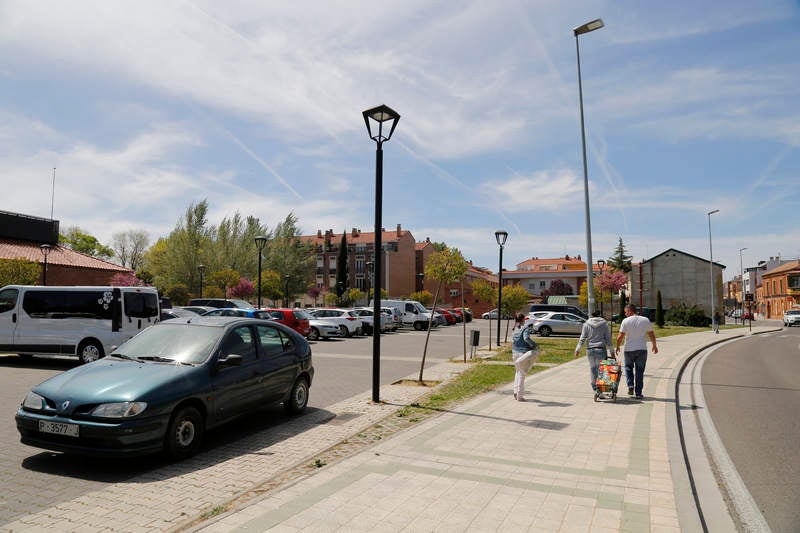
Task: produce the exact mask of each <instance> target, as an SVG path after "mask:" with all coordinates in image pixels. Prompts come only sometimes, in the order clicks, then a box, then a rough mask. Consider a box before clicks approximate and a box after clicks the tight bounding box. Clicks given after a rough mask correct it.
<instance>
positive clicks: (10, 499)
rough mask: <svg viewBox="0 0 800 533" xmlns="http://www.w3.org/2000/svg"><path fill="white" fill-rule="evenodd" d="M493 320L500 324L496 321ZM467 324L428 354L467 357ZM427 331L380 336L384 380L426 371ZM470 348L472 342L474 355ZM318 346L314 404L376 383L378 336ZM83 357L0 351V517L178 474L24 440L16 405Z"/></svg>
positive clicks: (251, 425)
mask: <svg viewBox="0 0 800 533" xmlns="http://www.w3.org/2000/svg"><path fill="white" fill-rule="evenodd" d="M493 325H494V326H495V327H496V322H494V323H493ZM488 327H489V324H488V321H486V320H482V319H476V320H474V321H472V322H470V323H468V324H467V325H466V332H467V340H468V341H469V332H470V330H473V329H477V330H479V331H481V337H480V338H481V345H485V344H486V343H487V341H488ZM463 331H464V330H463V329H462V326H461V325H460V324H459V325H455V326H447V327H440V328H437V329H435V330H433V331H432V332H431V335H430V340H429V343H428V352H427V361H428V362H430V363H433V362H435V361H441V360H443V359H449V358H452V357H460V356H461V354H462V353H463V340H462V339H463ZM495 335H496V330H495ZM425 338H426V332H424V331H413V330H401V331H400V332H398V333H387V334H384V335H382V336H381V383H383V384H388V383H392V382H394V381H397V380H398V379H401V378H404V377H406V376H407V375H409V374H415V375H416V373H418V372H419V366H420V361H421V357H422V352H423V349H424V345H425ZM493 338H495V337H493ZM469 350H470V348H469V346H467V356H469ZM312 351H313V354H314V355H313V356H314V366H315V370H316V372H315V378H314V384H313V386H312V388H311V395H310V402H309V412H313V410H315V409H323V408H325V407H327V406H330V405H333V404H335V403H337V402H339V401H341V400H344V399H347V398H350V397H352V396H355V395H357V394H360V393H363V392H365V391H368V390H370V389H371V386H372V337H371V336H370V337H357V338H349V339H336V340H331V341H317V342H313V343H312ZM77 364H78V363H77V360H76V359H70V358H60V357H41V358H40V357H34V358H32V359H30V360H22V359H21V358H19V357H17V356H16V355H0V402H2V405H5V406H6V407H5V409H4V416H3V417H2V421H1V422H0V429H2V432H0V484H2V486H3V489H4V490H3V491H2V493H0V524H5V523H8V522H10V521H13V520H16V519H19V518H20V517H22V516H25V515H28V514H31V513H34V512H37V511H39V510H42V509H45V508H49V507H52V506H54V505H57V504H59V503H60V502H63V501H70V500H73V499H75V498H78V497H80V496H81V495H83V494H86V493H90V492H93V491H100V490H102V489H103V488H104V487H105V486H107V485H110V484H114V483H118V482H121V481H125V480H129V479H134V478H136V477H137V476H142V475H147V476H154V477H168V476H170V475H173V474H172V473H173V472H174V468H172V466H171V465H170V464H168V463H167V462H165V461H164V460H163V459H161V458H159V457H157V456H156V457H146V458H137V459H131V460H126V461H124V463H120V462H119V461H98V460H89V459H81V458H76V457H67V456H64V455H61V454H57V453H51V452H47V451H44V450H39V449H36V448H31V447H28V446H25V445H22V444H20V442H19V434H18V433H17V429H16V425H15V423H14V412H15V411H16V408H17V406H18V405H19V403H20V401H21V400H22V398H23V397H24V395H25V394H26V393H27V392H28V390H30V389H31V387H33V386H34V385H36V384H37V383H40V382H41V381H44V380H45V379H47V378H49V377H51V376H53V375H56V374H57V373H60V372H63V371H65V370H68V369H70V368H73V367H75V366H77ZM286 420H287V415H286V414H285V413H284V412H283V409H282V408H280V407H279V406H274V407H271V408H268V409H266V410H265V411H264V412H261V413H257V414H254V415H252V416H248V417H246V418H243V419H241V420H238V421H235V422H233V423H232V424H229V425H226V426H225V427H224V428H220V430H217V431H212V432H209V434H208V435H207V441H206V445H205V449H207V450H208V449H211V450H214V452H215V453H217V454H218V455H219V456H221V457H228V456H230V455H231V454H234V453H238V452H237V447H236V445H237V442H238V441H241V440H242V439H243V438H244V437H246V436H248V435H251V434H253V433H254V432H259V431H266V430H269V429H270V428H274V427H275V426H277V425H280V424H282V423H284V422H285V421H286ZM221 460H222V459H221Z"/></svg>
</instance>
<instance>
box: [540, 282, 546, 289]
mask: <svg viewBox="0 0 800 533" xmlns="http://www.w3.org/2000/svg"><path fill="white" fill-rule="evenodd" d="M545 287H547V282H546V281H540V282H539V288H540V289H544V288H545Z"/></svg>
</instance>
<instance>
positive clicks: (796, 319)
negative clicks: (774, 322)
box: [783, 309, 800, 328]
mask: <svg viewBox="0 0 800 533" xmlns="http://www.w3.org/2000/svg"><path fill="white" fill-rule="evenodd" d="M783 325H784V326H785V327H787V328H788V327H791V326H794V325H800V309H787V310H786V311H784V312H783Z"/></svg>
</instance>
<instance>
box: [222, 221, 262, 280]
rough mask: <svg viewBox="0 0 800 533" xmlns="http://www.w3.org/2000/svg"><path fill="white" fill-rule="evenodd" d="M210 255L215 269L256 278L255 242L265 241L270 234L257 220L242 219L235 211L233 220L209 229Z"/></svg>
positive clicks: (256, 256)
mask: <svg viewBox="0 0 800 533" xmlns="http://www.w3.org/2000/svg"><path fill="white" fill-rule="evenodd" d="M211 234H212V242H211V247H210V251H211V254H212V255H213V257H214V258H215V260H216V261H217V262H218V263H217V264H218V266H220V267H225V268H231V269H233V270H236V271H237V272H240V273H242V274H243V275H244V276H245V277H247V278H257V277H258V248H257V247H256V244H255V238H256V237H257V236H259V235H263V236H265V237H267V239H268V242H269V238H270V233H269V231H268V230H267V228H266V227H265V226H262V225H261V223H260V222H259V220H258V218H256V217H252V216H248V217H247V218H242V216H241V215H240V214H239V212H238V211H237V212H236V213H234V215H233V217H231V218H228V217H225V218H223V219H222V222H220V224H219V226H218V227H216V228H212V232H211Z"/></svg>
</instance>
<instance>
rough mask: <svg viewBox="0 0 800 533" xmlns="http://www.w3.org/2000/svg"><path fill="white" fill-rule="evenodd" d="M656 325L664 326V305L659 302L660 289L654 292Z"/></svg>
mask: <svg viewBox="0 0 800 533" xmlns="http://www.w3.org/2000/svg"><path fill="white" fill-rule="evenodd" d="M656 326H658V327H660V328H663V327H664V306H663V305H662V303H661V291H660V290H659V291H657V292H656Z"/></svg>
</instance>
